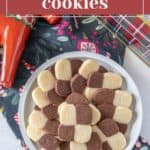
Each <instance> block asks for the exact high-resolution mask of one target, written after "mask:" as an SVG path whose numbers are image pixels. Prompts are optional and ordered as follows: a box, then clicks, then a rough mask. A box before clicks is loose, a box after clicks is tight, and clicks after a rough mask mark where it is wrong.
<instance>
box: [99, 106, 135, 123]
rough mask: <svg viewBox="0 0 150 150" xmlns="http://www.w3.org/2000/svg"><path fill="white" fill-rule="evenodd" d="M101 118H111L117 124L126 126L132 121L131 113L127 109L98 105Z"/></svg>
mask: <svg viewBox="0 0 150 150" xmlns="http://www.w3.org/2000/svg"><path fill="white" fill-rule="evenodd" d="M98 109H99V110H100V112H101V114H102V118H103V119H105V118H112V119H113V120H115V121H116V122H118V123H121V124H128V123H129V122H130V121H131V119H132V111H131V110H130V109H129V108H126V107H121V106H117V107H115V106H113V105H111V104H102V105H98Z"/></svg>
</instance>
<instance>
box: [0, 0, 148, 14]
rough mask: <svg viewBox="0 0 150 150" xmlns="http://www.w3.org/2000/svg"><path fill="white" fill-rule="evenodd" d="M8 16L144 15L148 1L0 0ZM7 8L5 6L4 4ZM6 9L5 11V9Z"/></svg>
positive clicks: (2, 8) (2, 10)
mask: <svg viewBox="0 0 150 150" xmlns="http://www.w3.org/2000/svg"><path fill="white" fill-rule="evenodd" d="M1 1H2V2H3V3H2V5H3V6H2V5H1V3H0V9H1V10H0V12H3V13H5V12H6V11H7V15H8V14H21V15H24V14H29V13H30V14H44V15H45V14H80V15H81V14H90V15H91V14H95V15H100V14H103V15H104V14H114V15H115V14H128V15H134V14H143V13H144V11H145V13H146V14H148V13H150V4H149V3H150V0H0V2H1ZM5 1H6V3H7V7H6V6H5V3H4V2H5ZM6 8H7V9H6ZM4 9H5V10H4Z"/></svg>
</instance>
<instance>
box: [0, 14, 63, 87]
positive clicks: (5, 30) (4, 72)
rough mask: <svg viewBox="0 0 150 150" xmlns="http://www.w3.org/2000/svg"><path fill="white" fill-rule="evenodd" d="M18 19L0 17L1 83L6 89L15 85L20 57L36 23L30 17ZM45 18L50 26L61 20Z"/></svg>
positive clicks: (52, 17) (57, 17)
mask: <svg viewBox="0 0 150 150" xmlns="http://www.w3.org/2000/svg"><path fill="white" fill-rule="evenodd" d="M18 17H19V19H20V20H17V19H16V18H15V17H12V18H7V17H5V16H3V15H0V23H1V24H0V47H2V48H3V56H2V67H1V68H2V69H1V77H0V83H1V84H2V85H3V86H4V87H6V88H9V87H12V85H13V82H14V78H15V75H16V71H17V68H18V64H19V61H20V57H21V55H22V53H23V50H24V47H25V43H26V40H27V38H28V35H29V33H30V30H31V28H30V26H31V25H33V23H34V21H35V20H34V19H33V18H31V17H29V16H28V17H24V18H23V17H21V16H18ZM43 18H45V19H46V20H47V21H48V22H49V23H50V24H56V23H58V21H60V19H61V17H59V16H52V15H50V16H49V17H44V16H43Z"/></svg>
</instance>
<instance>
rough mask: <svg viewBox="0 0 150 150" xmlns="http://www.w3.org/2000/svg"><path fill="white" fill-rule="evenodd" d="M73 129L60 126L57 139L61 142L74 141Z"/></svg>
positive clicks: (72, 127)
mask: <svg viewBox="0 0 150 150" xmlns="http://www.w3.org/2000/svg"><path fill="white" fill-rule="evenodd" d="M74 134H75V127H74V126H68V125H67V126H66V125H60V126H59V128H58V137H59V139H60V140H62V141H66V142H69V141H72V140H74Z"/></svg>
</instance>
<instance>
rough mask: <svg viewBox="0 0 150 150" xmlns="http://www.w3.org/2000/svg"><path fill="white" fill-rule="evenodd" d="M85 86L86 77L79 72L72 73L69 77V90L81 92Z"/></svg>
mask: <svg viewBox="0 0 150 150" xmlns="http://www.w3.org/2000/svg"><path fill="white" fill-rule="evenodd" d="M85 87H86V79H85V78H84V77H82V76H81V75H80V74H76V75H74V77H73V78H72V79H71V90H72V92H77V93H81V94H82V93H83V92H84V89H85Z"/></svg>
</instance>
